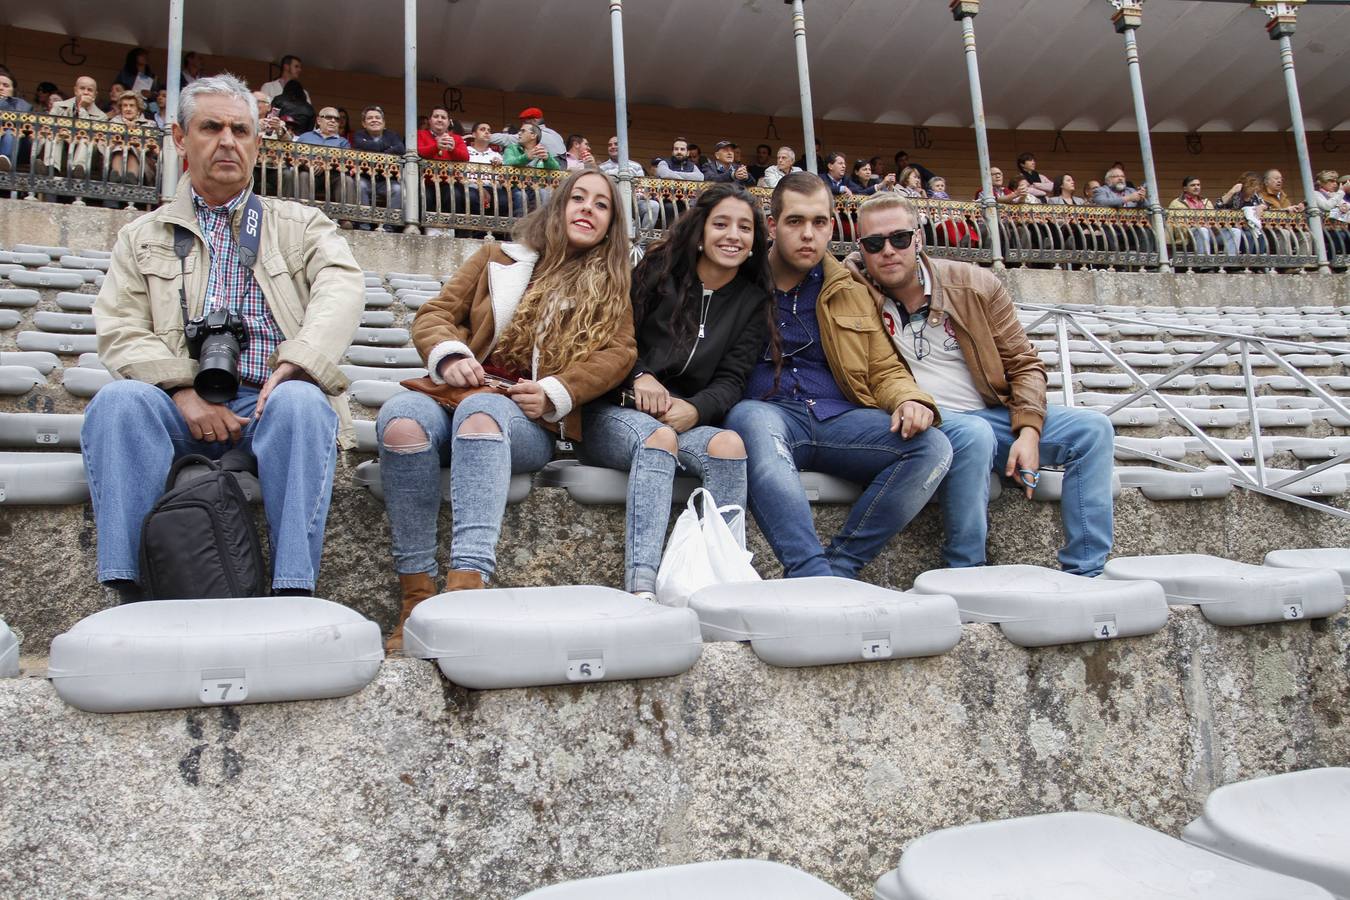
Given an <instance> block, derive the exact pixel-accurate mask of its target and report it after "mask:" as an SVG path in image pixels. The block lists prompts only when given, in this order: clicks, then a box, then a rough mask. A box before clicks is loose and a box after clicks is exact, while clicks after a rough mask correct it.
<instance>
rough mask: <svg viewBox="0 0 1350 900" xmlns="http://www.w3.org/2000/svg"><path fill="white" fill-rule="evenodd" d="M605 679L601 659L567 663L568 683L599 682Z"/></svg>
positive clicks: (575, 660) (603, 663)
mask: <svg viewBox="0 0 1350 900" xmlns="http://www.w3.org/2000/svg"><path fill="white" fill-rule="evenodd" d="M604 677H605V660H604V658H603V657H598V656H597V657H594V658H588V659H569V660H568V661H567V680H568V681H599V680H600V679H601V678H604Z"/></svg>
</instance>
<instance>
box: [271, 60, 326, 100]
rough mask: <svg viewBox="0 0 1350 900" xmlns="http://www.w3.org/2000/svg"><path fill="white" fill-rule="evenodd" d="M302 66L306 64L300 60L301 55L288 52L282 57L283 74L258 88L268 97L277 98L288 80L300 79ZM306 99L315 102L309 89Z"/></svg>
mask: <svg viewBox="0 0 1350 900" xmlns="http://www.w3.org/2000/svg"><path fill="white" fill-rule="evenodd" d="M302 68H304V66H303V64H302V63H301V61H300V57H298V56H295V55H293V54H290V53H287V54H286V55H285V56H283V57H282V58H281V75H280V76H279V77H278V78H276V79H275V80H273V81H269V82H267V83H266V84H264V85H263V86H262V87H260V88H259V89H258V90H260V91H262V92H263V93H264V94H266V95H267V96H268V99H271V100H275V99H277V95H278V94H280V93H281V89H282V88H284V87H285V86H286V82H288V81H291V80H295V81H299V80H300V70H301V69H302ZM305 100H306V101H307V102H309V103H313V102H314V101H313V100H310V99H309V91H305Z"/></svg>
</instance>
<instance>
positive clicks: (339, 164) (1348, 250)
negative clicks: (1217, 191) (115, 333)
mask: <svg viewBox="0 0 1350 900" xmlns="http://www.w3.org/2000/svg"><path fill="white" fill-rule="evenodd" d="M163 140H164V137H163V135H161V133H160V132H159V130H158V129H155V128H136V127H127V126H124V125H115V124H111V123H109V122H98V121H92V120H89V119H71V118H66V117H62V116H48V115H37V114H33V113H15V112H0V153H4V154H5V155H6V156H8V157H9V160H10V163H11V165H10V166H8V167H4V166H0V192H22V194H23V196H25V197H30V198H31V197H38V196H43V197H74V198H75V199H76V202H81V198H89V199H95V200H102V201H105V202H115V203H119V204H120V203H144V204H154V203H157V202H158V200H159V198H160V196H161V195H162V190H161V188H160V174H161V173H160V172H159V155H160V148H161V145H162V141H163ZM403 166H404V160H403V158H402V157H399V156H394V155H390V154H384V153H366V152H363V151H359V150H341V149H336V148H332V147H323V146H317V145H312V144H301V143H298V142H294V141H271V140H265V141H263V142H262V150H261V152H260V153H259V157H258V165H257V169H256V170H255V172H254V184H255V189H256V190H257V191H258V192H259V193H261V194H263V195H264V196H269V197H282V198H287V199H292V200H297V201H299V202H301V203H306V204H310V205H316V206H319V207H321V208H322V209H323V210H324V211H325V212H326V213H327V214H328V215H329V216H330V217H332V218H334V219H337V220H339V221H346V222H355V223H362V224H364V225H366V226H367V227H369V226H380V225H382V226H385V227H389V228H393V227H396V226H400V225H402V224H403V223H404V220H405V217H404V211H403V205H404V204H403V196H404V185H403ZM6 168H7V169H8V171H5V169H6ZM418 171H419V181H420V182H421V183H420V184H419V186H418V191H419V193H418V195H417V197H418V204H417V207H418V210H419V211H420V215H418V216H417V217H416V222H415V223H414V224H420V225H423V226H426V227H428V228H445V229H458V230H460V231H462V232H463V233H466V234H470V235H474V234H477V235H481V234H486V233H496V234H504V233H506V232H508V231H509V230H510V229H511V227H512V226H513V225H514V224H515V223H516V222H517V221H518V220H519V219H521V218H522V217H524V216H525V215H527V214H528V213H529V212H530V211H531V210H534V209H537V208H538V207H539V205H540V204H541V203H542V202H543V201H544V200H545V199H546V198H547V196H548V193H549V191H550V190H552V189H553V188H554V187H556V186H557V185H558V184H559V183H560V182H561V181H562V180H563V179H564V178H566V176H567V172H566V171H564V170H545V169H536V168H518V167H514V166H484V165H476V164H472V163H447V162H438V161H431V160H420V161H419V162H418ZM704 187H705V183H704V182H691V181H675V180H667V179H660V178H637V179H634V180H633V210H632V214H631V215H632V219H633V221H634V225H635V234H636V237H637V240H638V242H639V243H641V244H645V243H648V242H650V241H652V240H654V239H655V238H657V237H659V236H661V235H662V234H664V233H665V232H666V230H667V229H668V228H669V227H670V226H671V224H672V223H673V222H674V220H675V219H676V218H677V217H678V216H679V215H680V214H681V213H683V212H684V211H685V210H686V209H688V208H689V206H690V204H691V203H693V202H694V200H695V198H696V197H697V196H698V194H699V193H700V192H701V191H702V190H703V189H704ZM751 193H752V194H753V195H754V196H755V197H757V198H758V199H759V201H760V202H761V203H762V204H763V207H764V209H765V211H766V212H767V211H768V208H769V197H770V192H769V191H768V190H765V189H762V188H753V189H752V190H751ZM865 200H866V198H865V197H853V196H843V197H839V198H837V202H836V204H835V214H834V217H835V225H834V234H833V240H832V241H831V243H830V250H831V251H832V252H833V253H835V254H836V255H840V256H842V255H845V254H847V253H849V252H851V251H852V250H853V249H855V247H856V244H855V241H856V239H857V235H858V207H859V205H860V204H861V203H862V202H864V201H865ZM914 203H915V205H916V206H917V207H918V208H919V210H920V221H921V227H922V229H923V235H924V246H925V247H926V249H927V250H928V252H929V253H931V254H932V255H934V256H938V257H943V258H947V259H961V260H965V261H968V262H975V263H983V264H988V263H991V262H993V260H994V256H993V252H992V249H991V245H992V242H991V240H990V235H989V233H988V225H987V224H986V219H985V216H984V211H983V209H982V208H981V207H980V205H979V204H978V203H973V202H961V201H952V200H915V201H914ZM1165 214H1166V222H1167V240H1168V249H1169V250H1170V255H1171V258H1172V263H1173V265H1174V266H1175V267H1176V268H1179V269H1187V268H1190V269H1200V270H1213V271H1225V270H1244V269H1279V270H1285V271H1300V270H1304V269H1311V268H1313V267H1315V266H1316V262H1317V261H1316V255H1315V253H1314V250H1313V242H1312V235H1311V234H1310V232H1309V230H1308V224H1307V221H1306V219H1305V218H1304V216H1303V214H1302V213H1297V212H1290V211H1288V210H1266V211H1264V212H1263V213H1261V214H1260V215H1259V216H1256V215H1249V214H1248V213H1245V212H1244V211H1239V210H1190V209H1185V210H1177V209H1168V210H1166V211H1165ZM997 222H998V229H999V237H1000V239H1001V240H1000V243H1001V246H1002V250H1003V260H1004V262H1005V263H1006V264H1008V265H1012V266H1018V265H1033V266H1051V267H1055V268H1059V267H1122V268H1148V267H1153V266H1157V265H1158V248H1157V246H1156V241H1155V238H1154V232H1153V229H1152V227H1151V223H1150V221H1149V219H1148V215H1147V212H1146V211H1145V210H1141V209H1111V208H1107V207H1097V206H1058V205H1046V204H1037V205H1034V206H1022V205H1016V204H999V205H998V207H997ZM1327 227H1328V250H1329V252H1330V253H1331V256H1332V263H1333V265H1334V266H1336V267H1337V268H1346V267H1350V230H1347V229H1346V228H1343V227H1342V223H1339V222H1329V223H1327Z"/></svg>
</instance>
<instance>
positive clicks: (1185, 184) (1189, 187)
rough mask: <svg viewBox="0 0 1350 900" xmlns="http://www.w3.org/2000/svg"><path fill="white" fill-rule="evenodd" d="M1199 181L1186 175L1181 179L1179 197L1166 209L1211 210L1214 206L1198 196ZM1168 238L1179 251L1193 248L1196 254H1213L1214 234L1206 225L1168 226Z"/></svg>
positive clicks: (1199, 189)
mask: <svg viewBox="0 0 1350 900" xmlns="http://www.w3.org/2000/svg"><path fill="white" fill-rule="evenodd" d="M1200 191H1201V185H1200V179H1199V178H1196V177H1195V176H1194V175H1187V176H1186V177H1185V178H1183V179H1181V196H1179V197H1175V198H1173V200H1172V202H1171V203H1169V204H1167V208H1168V209H1189V210H1196V211H1204V210H1213V209H1214V204H1213V203H1212V202H1211V201H1210V200H1208V199H1207V198H1205V197H1202V196H1200ZM1167 232H1168V237H1169V238H1170V239H1171V241H1172V243H1173V244H1174V245H1176V246H1177V247H1178V248H1179V249H1183V250H1184V249H1186V248H1187V247H1193V248H1194V249H1195V252H1196V253H1213V252H1214V232H1212V231H1210V230H1209V226H1207V225H1203V224H1201V225H1191V226H1184V225H1169V226H1168V228H1167Z"/></svg>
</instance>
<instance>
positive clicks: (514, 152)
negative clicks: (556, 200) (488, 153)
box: [502, 122, 562, 216]
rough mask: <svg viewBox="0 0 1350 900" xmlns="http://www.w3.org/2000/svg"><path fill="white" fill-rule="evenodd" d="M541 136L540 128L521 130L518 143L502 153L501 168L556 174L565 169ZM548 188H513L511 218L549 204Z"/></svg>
mask: <svg viewBox="0 0 1350 900" xmlns="http://www.w3.org/2000/svg"><path fill="white" fill-rule="evenodd" d="M541 137H542V132H541V131H540V129H539V126H538V125H534V124H531V123H529V122H526V123H524V124H523V125H521V126H520V131H519V132H517V133H516V142H515V143H514V144H507V145H506V148H505V149H504V150H503V151H502V165H506V166H515V167H517V168H520V169H541V170H544V171H549V172H556V171H558V170H560V169H562V163H560V162H558V158H557V157H556V156H554V155H553V154H551V153H549V152H548V148H547V147H545V146H544V145H543V142H542V140H541ZM548 195H549V191H548V188H543V187H539V186H538V185H526V186H525V187H513V188H511V214H512V215H513V216H522V215H525V213H526V212H527V211H528V212H533V211H534V210H535V209H536V208H537V207H538V206H539V204H540V203H541V202H543V203H547V202H548Z"/></svg>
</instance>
